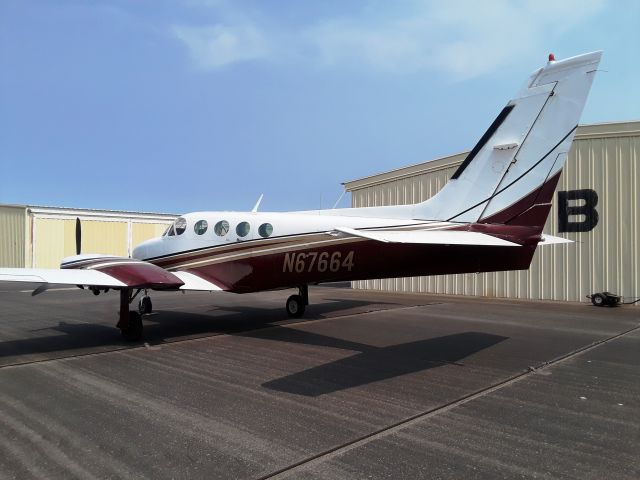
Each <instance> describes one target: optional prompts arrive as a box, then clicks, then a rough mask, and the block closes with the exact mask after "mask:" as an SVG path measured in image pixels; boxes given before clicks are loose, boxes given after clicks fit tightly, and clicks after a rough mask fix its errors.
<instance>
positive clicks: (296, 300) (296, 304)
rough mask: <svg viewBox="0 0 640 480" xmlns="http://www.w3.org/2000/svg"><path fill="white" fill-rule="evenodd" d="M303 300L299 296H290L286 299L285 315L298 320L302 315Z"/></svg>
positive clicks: (303, 308)
mask: <svg viewBox="0 0 640 480" xmlns="http://www.w3.org/2000/svg"><path fill="white" fill-rule="evenodd" d="M305 307H306V305H305V303H304V299H303V298H302V297H301V296H300V295H291V296H290V297H289V298H288V299H287V315H289V316H290V317H291V318H300V317H302V315H304V310H305Z"/></svg>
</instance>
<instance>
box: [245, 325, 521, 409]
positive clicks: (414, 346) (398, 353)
mask: <svg viewBox="0 0 640 480" xmlns="http://www.w3.org/2000/svg"><path fill="white" fill-rule="evenodd" d="M242 336H251V337H255V338H260V337H263V338H270V339H272V340H276V341H283V342H292V343H303V344H308V345H318V346H327V347H332V348H340V349H345V350H355V351H358V352H359V353H357V354H355V355H352V356H349V357H346V358H342V359H340V360H337V361H334V362H331V363H327V364H325V365H320V366H317V367H313V368H310V369H307V370H304V371H301V372H298V373H294V374H291V375H287V376H285V377H282V378H279V379H276V380H272V381H269V382H266V383H264V384H262V386H263V387H265V388H268V389H271V390H277V391H281V392H287V393H294V394H297V395H304V396H309V397H317V396H320V395H325V394H328V393H333V392H336V391H339V390H345V389H348V388H353V387H357V386H362V385H366V384H369V383H373V382H378V381H380V380H386V379H389V378H394V377H398V376H400V375H405V374H408V373H415V372H419V371H422V370H428V369H430V368H434V367H439V366H442V365H445V364H456V362H458V361H459V360H461V359H463V358H465V357H468V356H470V355H473V354H474V353H477V352H479V351H481V350H484V349H486V348H489V347H491V346H493V345H496V344H498V343H500V342H502V341H504V340H507V339H508V338H509V337H503V336H500V335H491V334H487V333H480V332H465V333H457V334H453V335H445V336H443V337H436V338H429V339H425V340H418V341H415V342H409V343H401V344H398V345H391V346H388V347H375V346H371V345H365V344H361V343H356V342H350V341H345V340H341V339H337V338H332V337H327V336H324V335H318V334H314V333H309V332H305V331H301V330H294V329H289V328H286V327H278V328H275V329H270V330H269V331H268V332H267V331H265V332H259V331H258V332H251V333H246V334H242Z"/></svg>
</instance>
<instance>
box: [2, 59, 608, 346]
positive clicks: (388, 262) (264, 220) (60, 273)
mask: <svg viewBox="0 0 640 480" xmlns="http://www.w3.org/2000/svg"><path fill="white" fill-rule="evenodd" d="M601 56H602V52H601V51H596V52H592V53H586V54H583V55H578V56H575V57H571V58H567V59H564V60H556V59H555V58H554V56H553V54H550V55H549V61H548V62H547V63H546V64H545V65H544V66H543V67H541V68H539V69H537V70H536V71H534V72H533V73H532V74H531V76H530V77H529V78H528V79H527V81H526V83H525V84H524V86H523V87H522V88H521V89H520V90H519V91H518V93H517V94H516V95H515V97H514V98H512V99H511V100H509V102H508V103H507V104H506V106H505V107H504V108H503V109H502V110H501V111H500V113H499V114H498V116H497V117H496V119H495V120H494V121H493V123H492V124H491V125H490V126H489V128H488V129H487V131H486V133H485V134H484V135H482V137H481V138H480V140H479V141H478V143H477V144H476V145H475V146H474V147H473V149H472V150H471V151H470V152H469V154H468V155H467V157H466V158H465V160H464V161H463V162H462V164H461V165H460V166H459V168H458V169H457V170H456V171H455V173H454V174H453V176H452V177H451V179H450V180H449V181H448V183H446V184H445V186H444V187H443V188H442V189H441V190H440V191H439V192H438V193H437V194H436V195H435V196H433V197H432V198H430V199H428V200H426V201H424V202H420V203H416V204H412V205H395V206H381V207H363V208H340V209H335V208H334V209H328V210H314V211H294V212H259V211H258V204H259V201H258V204H256V207H254V209H253V210H252V211H250V212H226V211H220V212H194V213H188V214H186V215H182V216H180V217H178V218H177V219H176V220H175V221H174V222H173V224H172V225H171V226H169V228H168V229H167V230H166V231H165V232H164V234H163V235H162V236H161V237H159V238H154V239H152V240H148V241H146V242H143V243H142V244H140V245H138V246H137V247H135V248H134V250H133V253H132V256H131V258H124V257H116V256H109V255H100V254H80V250H81V225H80V222H79V220H78V222H77V225H76V226H77V230H76V240H77V247H76V249H77V252H76V253H77V255H75V256H72V257H68V258H65V259H63V260H62V263H61V265H60V268H59V269H37V268H33V269H31V268H1V269H0V281H9V282H30V283H34V282H35V283H40V284H41V285H40V286H39V287H38V288H37V289H36V290H35V291H34V292H33V293H34V294H37V293H41V292H42V291H44V290H46V289H47V287H48V285H50V284H68V285H77V286H78V287H80V288H83V289H84V288H88V289H89V290H91V291H92V292H93V293H94V294H99V293H100V292H106V291H108V290H109V289H113V290H117V291H119V293H120V312H119V319H118V323H117V325H116V327H117V328H119V329H120V331H121V333H122V336H123V337H124V338H125V339H126V340H129V341H139V340H140V339H141V338H142V335H143V325H142V317H141V315H144V314H146V313H150V312H151V310H152V303H151V298H150V297H149V295H148V293H149V292H148V291H149V290H168V291H185V290H194V291H210V292H222V291H225V292H235V293H248V292H258V291H263V290H278V289H286V288H297V289H298V294H295V295H291V296H290V297H289V298H288V299H287V301H286V311H287V314H288V315H289V316H290V317H294V318H298V317H301V316H302V315H303V314H304V312H305V308H306V306H307V305H308V304H309V297H308V286H309V285H316V284H319V283H326V282H336V281H353V280H364V279H373V278H392V277H409V276H418V275H442V274H452V273H475V272H491V271H502V270H520V269H528V268H529V265H530V264H531V261H532V258H533V254H534V252H535V250H536V247H537V246H538V245H549V244H554V243H564V242H567V240H565V239H561V238H558V237H552V236H549V235H545V234H543V232H542V230H543V227H544V224H545V221H546V219H547V217H548V215H549V211H550V209H551V201H552V198H553V195H554V192H555V188H556V185H557V183H558V180H559V178H560V174H561V171H562V168H563V166H564V163H565V161H566V159H567V155H568V153H569V149H570V148H571V144H572V140H573V137H574V134H575V132H576V128H577V126H578V121H579V119H580V116H581V113H582V109H583V107H584V104H585V103H586V99H587V96H588V94H589V90H590V88H591V84H592V82H593V78H594V75H595V73H596V71H597V68H598V65H599V63H600V59H601ZM141 292H144V293H143V295H142V296H141V298H140V300H139V304H138V311H135V310H133V309H131V308H130V304H131V303H133V301H134V299H135V298H136V297H137V296H138V294H140V293H141Z"/></svg>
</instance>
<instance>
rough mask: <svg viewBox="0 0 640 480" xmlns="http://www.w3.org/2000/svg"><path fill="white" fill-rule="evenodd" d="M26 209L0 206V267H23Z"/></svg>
mask: <svg viewBox="0 0 640 480" xmlns="http://www.w3.org/2000/svg"><path fill="white" fill-rule="evenodd" d="M26 232H27V209H26V208H25V207H20V206H16V207H13V206H0V267H18V268H19V267H24V266H25V259H26V257H25V255H26V251H25V246H26Z"/></svg>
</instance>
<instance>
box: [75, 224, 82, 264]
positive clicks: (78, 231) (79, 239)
mask: <svg viewBox="0 0 640 480" xmlns="http://www.w3.org/2000/svg"><path fill="white" fill-rule="evenodd" d="M81 250H82V226H81V225H80V217H76V255H80V251H81Z"/></svg>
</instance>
